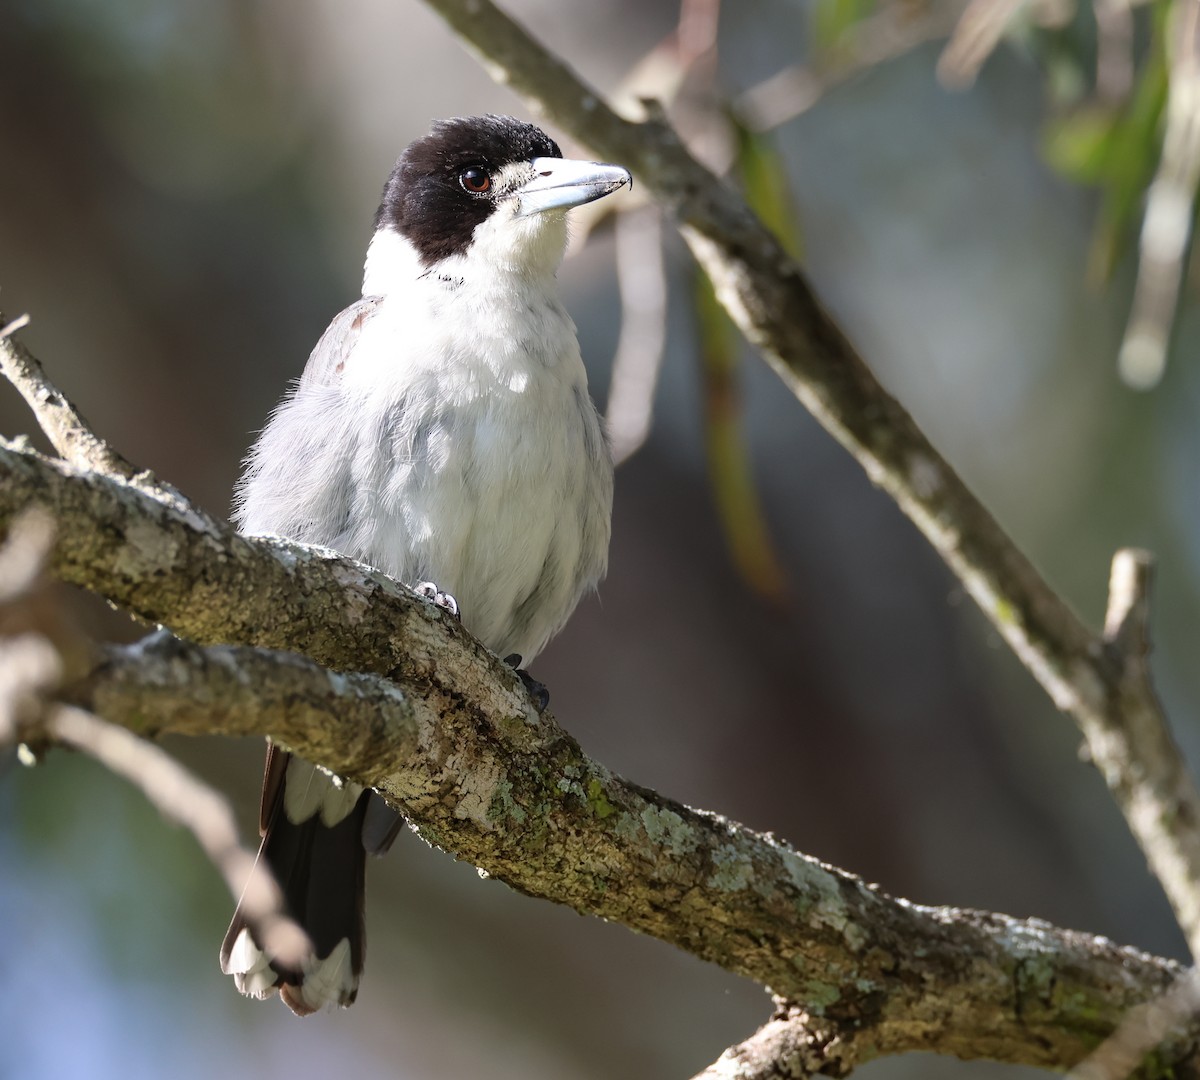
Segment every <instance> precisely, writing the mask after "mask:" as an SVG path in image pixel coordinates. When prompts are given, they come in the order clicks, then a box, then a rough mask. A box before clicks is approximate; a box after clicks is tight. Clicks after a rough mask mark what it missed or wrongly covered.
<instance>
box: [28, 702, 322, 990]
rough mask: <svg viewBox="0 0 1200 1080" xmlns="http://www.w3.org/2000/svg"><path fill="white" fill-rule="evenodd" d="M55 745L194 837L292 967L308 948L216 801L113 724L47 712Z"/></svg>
mask: <svg viewBox="0 0 1200 1080" xmlns="http://www.w3.org/2000/svg"><path fill="white" fill-rule="evenodd" d="M44 728H45V731H46V733H47V734H48V735H49V736H50V737H51V738H52V739H54V740H55V741H56V742H60V743H63V744H65V745H67V746H72V747H74V748H75V749H76V750H80V751H82V752H83V753H85V754H87V755H88V756H89V757H92V758H95V760H96V761H98V762H100V764H101V765H103V766H105V767H106V768H107V769H108V770H109V771H110V772H113V773H115V774H116V775H117V776H120V777H123V778H124V779H126V780H128V781H129V782H130V783H131V784H133V785H134V786H135V787H137V788H139V789H140V790H141V792H142V794H144V795H145V796H146V798H147V799H148V800H149V801H150V803H151V804H152V805H153V806H154V807H155V808H156V809H157V810H158V811H159V812H160V813H161V814H162V815H163V816H164V817H166V818H168V819H169V820H171V821H174V822H176V823H178V824H179V825H182V826H183V827H184V828H185V829H187V830H188V831H189V832H191V833H192V835H193V836H195V838H196V840H197V841H198V842H199V844H200V847H201V848H203V850H204V853H205V854H206V855H207V856H208V858H209V859H210V860H211V862H212V863H213V865H214V866H215V867H216V868H217V870H218V871H219V872H220V874H221V876H222V877H223V878H224V879H225V884H226V886H227V887H228V888H229V891H230V892H231V893H232V894H233V896H234V898H235V899H237V898H238V897H240V898H241V910H242V912H243V914H244V915H245V916H246V919H247V921H248V922H249V923H250V924H251V925H252V926H254V928H255V934H256V936H257V937H258V939H259V941H261V942H262V944H263V948H264V949H265V950H266V951H267V952H268V953H270V954H271V955H273V956H275V957H276V958H277V959H278V961H279V963H281V964H282V965H283V966H285V967H298V966H299V965H300V964H301V962H302V961H303V959H304V957H305V956H306V955H308V954H309V953H310V952H311V949H312V944H311V942H310V941H309V939H308V936H307V935H306V934H305V933H304V931H303V930H302V929H300V927H299V926H298V925H297V924H296V923H295V922H293V921H292V920H291V919H290V918H288V917H287V915H285V914H284V913H283V893H282V892H281V891H280V889H279V886H278V885H277V884H276V882H275V879H274V877H273V876H272V875H271V874H270V873H269V872H266V873H264V872H262V870H263V869H265V867H264V868H261V869H259V870H258V871H257V872H256V868H255V861H256V860H255V857H254V855H253V854H252V853H251V852H250V851H248V850H247V849H246V848H244V847H242V845H241V843H240V841H239V839H238V830H237V824H236V822H235V821H234V817H233V811H232V810H231V809H230V808H229V802H228V800H227V799H225V797H224V796H222V795H220V794H218V793H217V792H216V791H215V790H213V789H212V788H211V787H209V786H208V785H207V784H205V783H203V782H202V781H200V780H199V779H197V778H196V777H195V776H193V775H192V774H191V773H190V772H188V770H187V769H185V768H184V767H183V766H182V765H180V764H179V762H177V761H175V760H174V759H173V758H172V757H170V756H169V755H168V754H167V753H166V752H165V751H163V750H161V749H160V748H159V747H157V746H154V745H153V744H151V743H148V742H145V741H144V740H142V739H139V738H138V737H137V736H136V735H134V734H132V733H131V732H129V731H126V730H125V729H124V728H121V727H117V726H116V725H115V724H109V723H106V722H105V721H103V720H100V719H98V718H97V717H95V716H93V715H92V714H91V713H89V712H85V711H84V710H83V709H78V708H74V707H72V706H69V705H60V706H56V707H54V708H52V709H51V710H50V711H49V713H48V714H47V716H46V718H45V722H44Z"/></svg>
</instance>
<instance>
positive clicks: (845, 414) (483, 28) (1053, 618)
mask: <svg viewBox="0 0 1200 1080" xmlns="http://www.w3.org/2000/svg"><path fill="white" fill-rule="evenodd" d="M426 3H427V4H428V6H429V7H431V8H432V9H434V10H435V11H437V12H438V14H440V15H441V16H442V17H443V18H444V19H445V20H446V21H447V22H448V23H449V24H450V26H451V28H452V29H453V30H454V31H455V32H456V33H457V34H458V35H459V36H460V37H461V38H462V39H463V40H464V41H465V42H466V43H467V44H468V46H469V47H470V48H471V49H472V50H473V51H474V52H475V53H476V55H477V56H478V57H479V58H480V60H481V62H482V63H483V65H484V66H485V67H486V68H487V69H488V71H489V72H490V73H491V75H492V76H493V78H495V79H496V80H497V81H498V82H501V83H504V84H505V85H507V86H510V87H511V88H512V89H513V90H515V91H516V92H517V93H519V94H520V95H521V96H522V97H523V98H524V99H525V101H526V102H527V103H528V104H529V106H530V107H531V108H532V109H533V110H534V111H535V112H537V113H540V114H541V115H543V116H546V117H548V118H550V119H551V120H552V121H553V122H554V123H556V124H558V125H559V126H560V127H562V128H563V129H565V130H566V131H568V132H569V133H570V134H571V135H572V136H573V137H574V138H576V139H578V140H579V141H580V142H582V143H585V144H587V145H589V146H591V147H593V148H594V149H595V150H596V151H597V152H598V153H599V154H600V155H601V156H603V157H605V158H608V159H610V160H614V161H620V162H621V163H622V164H624V165H625V166H627V167H628V168H630V169H632V171H633V172H634V173H635V174H636V175H637V176H638V178H639V180H640V181H641V182H642V183H644V184H645V185H646V187H647V188H648V189H649V190H650V191H651V193H652V194H653V195H654V196H655V198H656V200H657V201H659V202H660V203H662V204H663V205H664V206H665V207H667V208H668V209H669V210H671V211H672V212H673V213H674V215H675V217H676V218H677V220H678V224H679V228H680V231H681V233H682V235H683V237H684V239H685V240H686V242H687V244H688V246H689V247H690V248H691V250H692V253H693V254H694V255H695V257H696V258H697V260H698V261H699V262H700V263H701V265H702V266H703V267H704V269H705V271H706V272H707V273H708V275H709V277H710V278H711V279H712V281H713V283H714V284H715V285H716V287H717V293H718V297H719V299H720V300H721V302H722V303H723V304H724V305H725V307H726V309H727V310H728V311H729V313H730V315H731V316H732V317H733V319H734V321H735V322H736V323H737V324H738V327H739V328H740V329H741V331H742V333H743V334H745V336H746V337H747V339H748V340H749V341H750V342H751V343H752V344H754V345H755V346H757V347H758V348H759V349H760V350H761V351H762V353H763V356H764V358H765V359H766V361H767V363H768V364H769V365H770V366H771V368H772V369H773V370H774V371H775V372H776V374H778V375H779V377H780V378H781V379H782V380H783V381H784V383H785V384H786V385H787V387H788V388H789V390H791V392H792V393H793V394H795V396H796V397H797V398H798V399H799V400H800V401H801V402H803V404H804V405H805V406H807V408H808V409H809V410H810V411H811V412H812V413H813V415H814V416H815V417H816V418H817V419H818V420H819V421H820V422H821V423H822V424H823V425H824V427H825V428H826V430H827V431H829V433H830V434H831V435H833V436H834V438H836V439H837V440H838V441H839V442H841V443H842V445H843V446H845V447H846V449H847V450H849V451H850V453H851V454H853V455H854V457H855V458H856V459H857V460H858V462H859V463H860V464H861V465H862V467H863V468H864V469H865V470H866V472H867V475H868V476H869V477H870V478H871V480H872V481H873V482H874V483H876V484H878V485H879V486H880V487H881V488H883V489H884V490H885V491H887V492H888V494H889V495H891V497H892V498H893V499H894V500H895V501H896V503H897V505H898V506H899V507H900V509H901V510H903V511H904V513H905V514H907V515H908V517H909V518H910V519H911V520H912V522H913V523H914V524H915V525H916V526H917V528H918V529H920V530H921V532H922V533H924V535H925V537H926V539H928V540H929V542H930V543H931V544H932V545H933V547H934V548H935V549H936V550H937V552H938V554H939V555H941V557H942V558H943V560H945V562H946V564H947V565H948V566H949V567H950V569H951V570H952V571H953V572H954V574H955V575H956V576H957V577H958V578H959V580H960V581H961V582H962V584H963V586H964V588H965V589H966V591H967V592H968V593H969V594H970V595H971V596H972V597H973V598H974V599H975V601H976V603H978V604H979V606H980V608H981V609H982V610H983V612H984V614H985V615H986V616H987V617H988V619H990V620H991V622H992V623H993V624H994V625H995V627H996V629H997V631H998V632H999V633H1000V635H1001V636H1002V637H1003V638H1004V640H1005V641H1006V642H1007V643H1008V645H1009V647H1010V648H1012V650H1013V651H1014V652H1015V653H1016V655H1017V657H1018V658H1019V659H1020V660H1021V662H1022V663H1023V664H1024V665H1025V667H1026V668H1027V669H1028V670H1029V671H1030V673H1031V674H1032V675H1033V676H1034V678H1036V679H1037V680H1038V682H1039V683H1041V685H1042V687H1043V688H1044V689H1045V691H1046V692H1047V693H1048V694H1049V695H1050V697H1051V699H1052V700H1053V701H1054V703H1055V704H1056V705H1057V706H1058V707H1059V708H1060V709H1062V710H1063V711H1064V712H1067V713H1069V714H1070V715H1071V716H1072V717H1073V718H1074V720H1075V721H1076V723H1077V724H1078V725H1079V727H1080V730H1081V731H1082V732H1083V734H1084V736H1085V737H1086V738H1087V739H1088V741H1089V745H1091V743H1092V741H1093V740H1099V741H1100V742H1103V740H1105V739H1107V738H1108V737H1110V735H1111V734H1112V733H1113V732H1116V731H1118V730H1120V728H1121V725H1122V723H1123V721H1122V714H1123V713H1124V712H1125V711H1127V710H1129V709H1136V710H1137V711H1138V712H1139V714H1140V715H1142V716H1144V717H1147V718H1153V724H1154V725H1155V726H1157V727H1159V728H1161V729H1162V730H1164V731H1165V730H1166V719H1165V717H1164V716H1163V713H1162V708H1161V706H1160V704H1159V702H1158V701H1157V699H1156V698H1155V696H1154V695H1153V694H1152V693H1151V692H1149V687H1148V684H1146V683H1133V682H1130V681H1129V680H1127V679H1126V678H1125V677H1124V674H1123V671H1122V666H1121V664H1120V663H1118V662H1116V661H1115V659H1114V657H1113V655H1112V652H1111V650H1110V649H1108V648H1107V647H1106V644H1105V642H1104V640H1103V639H1102V638H1101V637H1099V636H1098V635H1096V634H1094V633H1093V632H1092V631H1091V630H1089V629H1088V627H1087V626H1086V625H1085V624H1084V623H1083V622H1082V620H1081V619H1080V618H1079V617H1078V615H1076V614H1075V612H1074V611H1072V610H1071V608H1070V607H1069V606H1068V605H1067V604H1066V602H1065V601H1064V600H1063V599H1062V598H1061V597H1060V596H1058V594H1057V593H1055V592H1054V590H1053V589H1052V588H1051V587H1050V586H1049V585H1048V584H1047V582H1046V581H1045V579H1044V578H1043V577H1042V576H1041V575H1040V574H1039V573H1038V571H1037V570H1036V569H1035V568H1034V566H1033V564H1032V563H1031V562H1030V561H1029V560H1028V558H1026V556H1025V555H1024V554H1023V553H1022V552H1021V551H1020V550H1019V549H1018V548H1017V546H1016V545H1015V544H1014V543H1013V541H1012V540H1011V539H1010V538H1009V537H1008V535H1007V534H1006V533H1005V532H1004V531H1003V530H1002V529H1001V528H1000V526H999V524H998V523H997V522H996V520H995V519H994V518H993V517H992V515H991V514H990V513H989V512H988V510H987V509H986V508H985V507H984V506H983V505H982V503H980V502H979V500H978V499H977V498H976V497H975V496H974V495H973V494H972V493H971V491H970V490H969V489H968V488H967V486H966V485H965V484H964V483H963V481H962V480H961V479H960V478H959V477H958V475H957V474H956V473H955V472H954V470H953V468H951V466H950V464H949V463H948V462H947V461H946V460H945V459H944V458H943V457H942V456H941V455H940V454H939V453H938V451H937V450H936V449H934V447H933V446H932V445H931V444H930V442H929V441H928V439H926V437H925V436H924V434H923V433H922V432H921V430H920V429H919V428H918V427H917V425H916V422H915V421H914V420H913V419H912V417H911V416H910V415H909V414H908V413H907V412H906V411H905V410H904V408H903V407H902V406H901V405H900V404H899V402H897V401H896V400H895V398H893V397H892V396H891V395H890V394H888V393H887V391H886V390H884V389H883V387H882V386H881V385H880V384H879V382H878V381H877V380H876V378H875V376H874V375H873V374H872V373H871V371H870V369H869V368H868V367H867V365H866V363H865V362H864V361H863V359H862V357H861V356H859V354H858V352H857V351H856V350H855V348H854V346H853V345H852V344H851V343H850V342H849V341H848V340H847V338H846V336H845V335H844V334H843V333H842V331H841V329H840V328H839V327H838V326H837V325H836V323H834V322H833V320H832V319H831V318H830V317H829V315H828V314H827V313H826V312H825V311H824V309H823V308H822V307H821V305H820V303H819V301H818V300H817V299H816V297H815V295H814V294H813V291H812V288H811V286H810V285H809V283H808V281H807V279H806V278H805V276H804V274H803V273H802V271H801V270H800V268H799V267H798V266H797V265H796V263H795V262H794V261H792V260H791V259H790V258H789V257H788V256H787V254H786V253H785V252H784V250H783V248H782V247H781V245H780V244H779V242H778V240H777V239H776V238H775V237H774V236H773V235H772V234H771V233H770V232H769V230H767V229H766V228H764V227H763V225H762V223H761V222H760V221H758V219H757V218H756V217H755V216H754V214H753V213H752V212H751V211H750V209H749V208H748V207H747V206H746V204H745V202H744V201H743V200H742V198H741V197H740V196H739V195H738V194H737V193H736V192H735V191H734V190H733V189H732V188H730V187H728V186H727V185H725V184H723V183H721V182H720V181H719V180H718V179H717V178H716V177H715V176H713V175H712V173H710V172H709V171H708V170H707V169H705V168H704V167H703V166H702V165H701V164H699V163H698V162H697V161H696V160H695V158H693V157H692V156H691V154H689V153H688V151H687V149H686V148H685V147H684V146H683V144H682V142H681V141H680V139H679V136H678V135H677V134H676V133H675V132H674V131H673V130H671V129H670V128H669V127H668V126H667V125H666V124H665V123H664V122H663V121H662V119H661V117H660V116H657V115H655V116H652V117H651V118H650V119H647V120H645V121H644V122H641V123H634V122H631V121H629V120H626V119H624V118H622V117H620V116H618V115H617V114H616V113H614V112H613V111H612V110H611V109H610V108H608V106H606V105H605V104H604V102H603V101H602V100H601V99H600V97H599V95H598V94H597V93H596V92H595V91H594V90H593V89H591V88H590V87H588V86H587V85H586V84H584V83H583V82H582V81H581V80H580V79H579V77H578V76H577V75H576V74H575V73H574V72H573V71H572V70H571V69H570V68H569V67H568V66H567V65H566V64H564V63H563V62H562V61H561V60H559V59H558V58H557V57H556V56H554V55H552V54H551V53H550V52H548V51H547V50H546V48H545V47H544V46H542V45H541V44H540V43H539V42H538V41H536V40H535V39H534V38H533V37H531V36H530V35H529V33H528V32H527V31H526V30H525V29H524V28H523V27H521V26H520V25H519V24H518V23H516V22H515V21H513V20H512V19H511V18H509V16H508V15H506V14H505V13H504V12H503V11H501V10H500V9H499V8H497V7H496V6H495V4H493V3H492V2H491V0H426ZM1094 750H1095V748H1094ZM1094 756H1095V757H1096V759H1097V760H1100V759H1101V758H1102V757H1103V754H1100V753H1095V752H1094ZM1179 775H1180V777H1181V779H1180V782H1178V783H1176V784H1174V785H1173V786H1172V790H1171V798H1172V808H1173V811H1174V813H1173V817H1172V818H1171V819H1169V820H1170V828H1166V827H1165V826H1166V825H1167V822H1166V821H1164V820H1162V819H1153V820H1151V819H1149V818H1146V817H1138V818H1130V819H1129V824H1130V827H1131V829H1132V830H1133V833H1134V835H1135V837H1136V838H1137V840H1138V842H1139V844H1141V846H1142V849H1143V851H1145V853H1146V856H1147V859H1148V860H1149V862H1150V865H1151V867H1152V869H1153V870H1154V872H1155V874H1156V875H1157V876H1158V878H1159V880H1160V881H1161V882H1162V885H1163V887H1164V889H1165V891H1166V892H1167V896H1168V899H1169V900H1170V902H1171V905H1172V907H1173V909H1174V911H1175V914H1176V917H1177V918H1178V919H1179V921H1180V925H1181V926H1182V927H1183V930H1184V933H1185V935H1186V936H1187V938H1188V941H1189V943H1190V945H1191V947H1192V949H1193V952H1196V953H1200V901H1198V900H1197V896H1198V895H1200V793H1198V792H1197V790H1196V787H1195V784H1194V783H1193V782H1192V781H1191V779H1190V778H1189V777H1187V775H1186V772H1185V771H1184V770H1183V769H1182V766H1180V769H1179Z"/></svg>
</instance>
